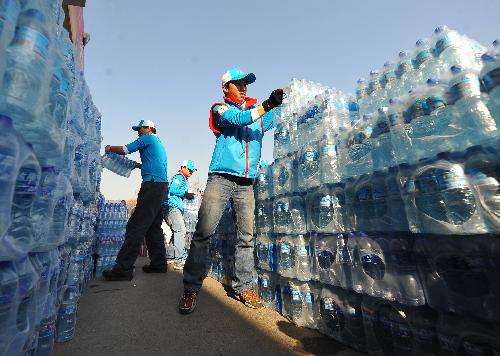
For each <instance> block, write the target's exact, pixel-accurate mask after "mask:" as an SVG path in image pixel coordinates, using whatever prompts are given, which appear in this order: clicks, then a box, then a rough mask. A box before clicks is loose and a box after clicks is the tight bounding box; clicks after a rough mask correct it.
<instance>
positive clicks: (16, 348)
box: [6, 257, 39, 355]
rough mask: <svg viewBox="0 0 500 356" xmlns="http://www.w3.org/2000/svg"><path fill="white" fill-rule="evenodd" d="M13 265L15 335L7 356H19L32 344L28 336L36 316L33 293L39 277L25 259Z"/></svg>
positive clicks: (29, 262) (32, 329)
mask: <svg viewBox="0 0 500 356" xmlns="http://www.w3.org/2000/svg"><path fill="white" fill-rule="evenodd" d="M14 264H15V268H16V270H17V275H18V279H19V284H18V290H17V295H16V300H17V304H16V315H17V318H16V321H15V324H14V325H15V328H16V334H15V336H14V338H13V339H11V340H10V344H9V346H8V347H7V351H6V354H8V355H20V354H22V353H23V352H24V351H27V350H28V347H29V346H30V345H31V342H32V340H30V336H31V335H32V334H33V332H34V330H35V326H36V316H37V302H36V299H35V291H36V290H37V288H38V285H39V276H38V274H37V272H36V270H35V268H34V267H33V265H32V264H31V261H30V259H29V258H27V257H25V258H22V259H20V260H18V261H16V262H14Z"/></svg>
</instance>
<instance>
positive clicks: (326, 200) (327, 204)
mask: <svg viewBox="0 0 500 356" xmlns="http://www.w3.org/2000/svg"><path fill="white" fill-rule="evenodd" d="M319 206H320V207H322V208H329V207H330V206H332V200H331V198H330V196H329V195H325V196H324V197H322V198H321V200H320V202H319Z"/></svg>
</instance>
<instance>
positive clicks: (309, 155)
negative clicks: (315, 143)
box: [302, 151, 319, 162]
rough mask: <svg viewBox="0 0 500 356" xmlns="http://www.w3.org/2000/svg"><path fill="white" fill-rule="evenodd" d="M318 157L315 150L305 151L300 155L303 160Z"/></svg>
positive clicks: (313, 159)
mask: <svg viewBox="0 0 500 356" xmlns="http://www.w3.org/2000/svg"><path fill="white" fill-rule="evenodd" d="M318 158H319V153H318V152H316V151H307V152H304V154H303V155H302V161H303V162H314V161H317V160H318Z"/></svg>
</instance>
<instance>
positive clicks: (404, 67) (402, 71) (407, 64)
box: [395, 59, 412, 79]
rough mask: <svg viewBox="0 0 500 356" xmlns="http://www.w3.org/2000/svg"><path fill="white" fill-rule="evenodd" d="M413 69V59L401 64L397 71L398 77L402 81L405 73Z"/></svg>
mask: <svg viewBox="0 0 500 356" xmlns="http://www.w3.org/2000/svg"><path fill="white" fill-rule="evenodd" d="M411 67H412V63H411V59H408V60H405V61H402V62H399V63H398V66H397V68H396V71H395V73H396V77H397V78H398V79H400V78H401V77H402V76H403V75H404V74H405V73H407V72H409V71H410V70H411Z"/></svg>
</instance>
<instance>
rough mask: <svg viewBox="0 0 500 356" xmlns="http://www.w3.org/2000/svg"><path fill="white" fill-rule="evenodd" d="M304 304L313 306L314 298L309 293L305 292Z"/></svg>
mask: <svg viewBox="0 0 500 356" xmlns="http://www.w3.org/2000/svg"><path fill="white" fill-rule="evenodd" d="M304 302H305V303H306V304H313V303H314V296H313V294H312V293H311V292H306V293H305V294H304Z"/></svg>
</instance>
